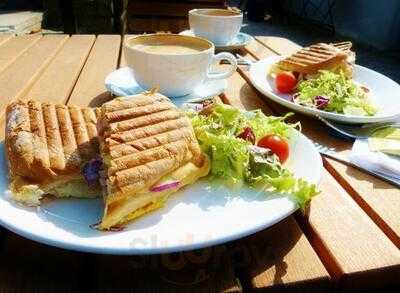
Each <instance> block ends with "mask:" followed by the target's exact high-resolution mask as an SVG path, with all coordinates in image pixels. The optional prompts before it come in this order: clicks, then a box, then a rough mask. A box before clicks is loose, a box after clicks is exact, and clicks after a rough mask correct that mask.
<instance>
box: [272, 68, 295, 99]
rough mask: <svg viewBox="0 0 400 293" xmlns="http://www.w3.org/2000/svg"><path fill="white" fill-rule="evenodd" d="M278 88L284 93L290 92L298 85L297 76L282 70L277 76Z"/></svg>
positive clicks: (276, 83)
mask: <svg viewBox="0 0 400 293" xmlns="http://www.w3.org/2000/svg"><path fill="white" fill-rule="evenodd" d="M275 85H276V89H277V90H278V91H279V92H280V93H283V94H288V93H290V92H292V91H293V90H294V88H295V87H296V85H297V78H296V77H295V76H294V74H293V73H291V72H289V71H287V72H280V73H278V74H277V75H276V78H275Z"/></svg>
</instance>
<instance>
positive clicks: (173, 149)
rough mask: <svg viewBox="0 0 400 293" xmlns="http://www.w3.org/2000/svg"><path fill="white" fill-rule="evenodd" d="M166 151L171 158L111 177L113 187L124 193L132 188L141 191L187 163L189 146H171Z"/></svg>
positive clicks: (117, 173) (164, 158) (126, 170)
mask: <svg viewBox="0 0 400 293" xmlns="http://www.w3.org/2000/svg"><path fill="white" fill-rule="evenodd" d="M166 150H167V152H168V153H169V156H166V157H163V158H160V159H158V160H153V161H150V162H148V163H145V164H142V165H140V166H135V167H133V168H129V169H125V170H122V171H118V172H116V174H115V176H110V181H111V182H112V183H113V184H112V186H113V187H115V188H117V189H121V190H122V191H124V187H125V190H128V189H129V190H131V189H132V188H133V189H136V188H138V189H141V188H144V187H145V186H148V185H150V186H151V185H153V184H154V183H156V182H157V181H158V180H159V178H161V177H162V176H164V175H166V174H167V173H168V172H170V171H171V170H174V169H176V168H178V167H179V166H180V165H182V163H184V162H185V161H187V152H188V148H187V146H185V145H184V146H183V148H182V146H181V145H170V146H168V147H167V148H166ZM128 186H129V187H128Z"/></svg>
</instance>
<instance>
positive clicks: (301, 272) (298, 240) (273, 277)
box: [231, 217, 331, 292]
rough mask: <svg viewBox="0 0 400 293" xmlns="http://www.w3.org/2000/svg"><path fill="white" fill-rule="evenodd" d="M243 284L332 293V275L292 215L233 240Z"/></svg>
mask: <svg viewBox="0 0 400 293" xmlns="http://www.w3.org/2000/svg"><path fill="white" fill-rule="evenodd" d="M231 254H232V255H233V257H234V259H235V260H236V261H237V262H238V263H239V267H240V269H239V270H241V271H243V272H242V274H241V278H240V279H241V280H242V281H243V283H242V286H243V287H246V288H248V289H253V290H254V289H255V290H257V291H261V290H271V289H274V290H275V291H277V290H278V289H282V291H283V290H285V292H287V291H288V290H289V291H290V292H293V291H296V292H302V291H304V292H329V290H330V287H331V282H330V276H329V274H328V272H327V271H326V269H325V267H324V266H323V264H322V263H321V261H320V260H319V258H318V256H317V254H316V253H315V251H314V250H313V248H312V247H311V245H310V243H309V242H308V240H307V238H306V237H305V235H304V234H303V232H302V231H301V229H300V228H299V226H298V225H297V223H296V221H295V220H294V218H293V217H289V218H287V219H285V220H283V221H282V222H280V223H278V224H276V225H274V226H273V227H271V228H269V229H266V230H264V231H262V232H259V233H257V234H255V235H253V236H250V237H247V238H245V239H242V240H239V241H236V242H233V243H232V247H231Z"/></svg>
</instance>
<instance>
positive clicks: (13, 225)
mask: <svg viewBox="0 0 400 293" xmlns="http://www.w3.org/2000/svg"><path fill="white" fill-rule="evenodd" d="M292 137H293V138H292V139H291V141H290V157H289V160H288V162H287V164H288V167H289V168H290V169H291V170H292V171H293V172H294V173H295V174H296V176H298V177H302V178H304V179H306V180H308V181H309V182H313V183H316V184H318V183H319V180H320V177H321V170H322V162H321V157H320V155H319V154H318V152H317V151H316V150H315V148H314V146H313V144H312V143H311V141H310V140H308V139H307V138H306V137H305V136H304V135H302V134H301V133H299V132H297V131H295V132H294V135H293V136H292ZM304 166H307V168H305V167H304ZM7 185H8V179H7V166H6V161H5V157H4V145H3V144H2V145H1V147H0V224H1V225H2V226H4V227H6V228H7V229H9V230H11V231H13V232H15V233H17V234H19V235H21V236H23V237H26V238H29V239H32V240H35V241H38V242H42V243H45V244H48V245H53V246H58V247H62V248H66V249H72V250H78V251H85V252H95V253H107V254H153V253H166V252H176V251H183V250H191V249H196V248H202V247H206V246H210V245H214V244H219V243H223V242H227V241H230V240H234V239H237V238H240V237H244V236H246V235H249V234H252V233H255V232H257V231H259V230H262V229H264V228H266V227H269V226H271V225H273V224H275V223H277V222H279V221H280V220H282V219H283V218H285V217H287V216H289V215H290V214H291V213H293V212H294V211H295V210H296V209H297V206H296V204H295V203H294V202H292V201H291V200H290V199H289V198H288V197H285V196H277V195H275V196H273V195H271V196H270V197H267V196H266V194H265V193H263V192H256V191H255V190H251V189H249V188H243V189H240V190H238V191H232V190H229V189H226V188H224V187H222V186H212V185H211V184H210V183H209V182H208V181H207V180H206V179H204V180H201V181H199V182H197V183H196V184H194V185H192V186H188V187H187V188H185V189H183V190H181V191H179V192H177V193H176V194H174V195H173V196H171V197H170V199H169V200H168V201H167V204H166V206H165V207H163V208H161V209H159V210H157V211H154V212H152V213H149V214H147V215H145V216H143V217H142V218H139V219H138V220H136V221H135V222H133V223H131V224H129V225H128V226H127V227H126V229H125V230H123V231H119V232H101V231H97V230H94V229H92V228H90V227H89V225H90V224H93V223H96V222H98V221H99V219H100V217H101V214H102V208H103V207H102V200H100V199H95V200H89V199H60V200H52V201H48V202H46V203H43V204H42V206H41V207H39V208H30V207H24V206H22V205H20V204H17V203H15V202H13V201H12V200H11V199H10V191H8V190H7Z"/></svg>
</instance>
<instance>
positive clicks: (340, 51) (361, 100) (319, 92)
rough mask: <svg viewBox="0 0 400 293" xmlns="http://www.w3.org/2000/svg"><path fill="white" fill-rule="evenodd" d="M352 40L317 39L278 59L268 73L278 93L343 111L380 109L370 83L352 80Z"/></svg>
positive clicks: (373, 111) (368, 113)
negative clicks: (326, 41)
mask: <svg viewBox="0 0 400 293" xmlns="http://www.w3.org/2000/svg"><path fill="white" fill-rule="evenodd" d="M351 47H352V43H351V42H340V43H331V44H326V43H318V44H315V45H311V46H309V47H305V48H302V49H300V50H299V51H297V52H295V53H294V54H292V55H290V56H288V57H286V58H284V59H282V60H280V61H278V62H276V63H275V64H273V65H272V66H271V67H270V70H269V72H268V75H269V76H270V77H271V78H272V79H273V80H274V81H275V88H276V91H277V92H278V93H279V94H290V95H291V96H289V97H286V99H289V100H290V101H291V102H293V103H295V104H298V105H302V106H306V107H309V108H315V109H318V110H323V111H327V112H335V113H339V114H344V115H355V116H373V115H375V114H376V113H377V112H378V110H379V109H378V108H377V107H376V105H375V103H374V101H373V99H372V95H371V93H370V90H369V88H368V85H362V84H359V83H357V82H356V81H355V80H353V71H354V63H355V53H354V52H353V51H351Z"/></svg>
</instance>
